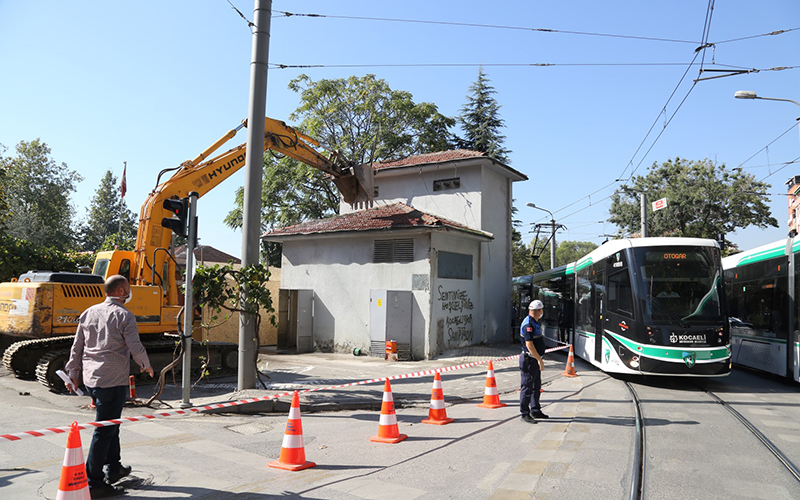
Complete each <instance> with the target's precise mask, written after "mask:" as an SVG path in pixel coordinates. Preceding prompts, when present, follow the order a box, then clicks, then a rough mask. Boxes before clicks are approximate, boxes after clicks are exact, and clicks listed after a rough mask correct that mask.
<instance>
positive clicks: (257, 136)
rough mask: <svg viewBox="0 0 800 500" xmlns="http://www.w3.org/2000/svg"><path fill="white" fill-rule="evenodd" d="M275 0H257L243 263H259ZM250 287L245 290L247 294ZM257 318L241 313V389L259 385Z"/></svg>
mask: <svg viewBox="0 0 800 500" xmlns="http://www.w3.org/2000/svg"><path fill="white" fill-rule="evenodd" d="M271 14H272V0H255V5H254V6H253V23H255V27H254V28H253V45H252V58H251V62H250V99H249V103H248V113H247V156H246V159H245V172H246V173H245V181H244V206H243V221H242V266H249V265H253V264H258V262H259V237H260V236H261V234H260V233H261V178H262V175H263V172H264V118H265V117H266V110H267V65H268V63H269V31H270V16H271ZM248 294H249V291H248V290H247V287H245V288H244V289H243V290H242V296H243V298H247V297H248ZM257 336H258V332H257V331H256V318H254V317H253V315H251V314H246V313H240V314H239V373H238V384H237V386H238V390H240V391H241V390H244V389H253V388H255V386H256V371H255V367H256V357H257V356H258V352H257V347H256V346H257V345H258V343H257Z"/></svg>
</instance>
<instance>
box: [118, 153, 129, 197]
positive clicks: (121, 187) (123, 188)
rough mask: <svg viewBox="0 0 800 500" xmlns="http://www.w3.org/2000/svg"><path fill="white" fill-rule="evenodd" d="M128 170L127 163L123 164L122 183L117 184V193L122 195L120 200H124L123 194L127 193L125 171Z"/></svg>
mask: <svg viewBox="0 0 800 500" xmlns="http://www.w3.org/2000/svg"><path fill="white" fill-rule="evenodd" d="M127 170H128V162H127V161H126V162H125V166H124V167H123V168H122V182H120V184H119V192H120V194H121V195H122V198H125V192H127V191H128V183H127V182H126V181H125V171H127Z"/></svg>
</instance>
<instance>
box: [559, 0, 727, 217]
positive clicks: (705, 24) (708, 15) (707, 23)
mask: <svg viewBox="0 0 800 500" xmlns="http://www.w3.org/2000/svg"><path fill="white" fill-rule="evenodd" d="M713 5H714V0H709V2H708V7H707V9H706V18H705V20H704V22H703V36H702V40H703V44H702V45H701V46H700V47H699V48H698V50H696V51H695V55H694V57H693V58H692V61H691V62H690V63H689V65H688V66H687V67H686V71H684V73H683V75H682V76H681V79H680V80H679V81H678V84H677V85H676V86H675V89H674V90H673V91H672V93H671V94H670V96H669V98H668V99H667V102H666V103H665V104H664V106H663V107H662V108H661V111H660V112H659V114H658V116H656V119H655V120H654V122H653V124H652V125H651V126H650V129H649V130H648V131H647V134H645V137H644V139H642V142H641V143H640V144H639V147H637V148H636V151H635V152H634V154H633V156H632V157H631V159H630V161H629V162H628V164H627V165H626V166H625V168H624V169H623V171H622V174H620V176H619V177H617V179H618V180H619V179H623V178H624V176H625V172H627V170H628V168H629V167H630V166H631V164H632V163H633V159H634V158H636V155H637V154H638V153H639V151H640V150H641V148H642V146H643V145H644V143H645V142H646V141H647V138H648V137H649V136H650V134H651V133H652V131H653V129H654V128H655V125H656V123H658V120H659V118H660V117H661V116H662V114H664V112H665V111H666V109H667V106H668V105H669V103H670V101H672V98H673V97H674V96H675V93H676V92H677V91H678V89H679V88H680V86H681V84H682V83H683V81H684V79H685V78H686V75H688V74H689V70H690V69H691V68H692V66H693V65H694V64H695V61H696V60H697V57H698V56H699V55H700V54H703V55H705V51H706V50H707V48H708V45H707V39H708V36H709V31H710V27H711V16H712V13H713ZM702 61H703V60H702V59H701V63H700V67H701V70H702V64H703V63H702ZM696 85H697V82H693V83H692V86H691V87H690V88H689V90H688V91H687V92H686V95H685V96H684V97H683V99H682V100H681V102H680V104H678V107H677V108H675V111H673V113H672V115H671V116H670V117H669V119H668V120H667V122H666V123H664V126H663V127H662V128H661V131H660V132H659V133H658V135H657V136H656V138H655V139H654V140H653V142H652V143H651V144H650V147H649V148H648V149H647V151H646V152H645V153H644V154H643V155H642V158H641V159H640V160H639V163H638V164H637V165H636V167H634V168H633V169H632V170H631V173H630V175H629V177H628V178H629V179H630V178H632V177H633V175H634V174H635V173H636V171H637V170H638V169H639V167H640V166H641V165H642V163H644V161H645V159H646V158H647V156H648V155H649V154H650V151H652V150H653V148H654V147H655V145H656V143H658V140H659V139H660V138H661V136H662V135H663V134H664V131H665V130H666V129H667V127H668V126H669V124H670V123H671V122H672V119H673V118H675V115H676V114H677V113H678V111H679V110H680V109H681V107H683V104H684V103H685V102H686V100H687V99H688V98H689V95H690V94H691V93H692V90H694V88H695V86H696ZM618 180H615V181H614V182H611V183H609V184H607V185H606V186H604V187H603V188H601V189H599V190H596V191H594V192H593V193H592V194H596V193H598V192H599V191H602V190H604V189H607V188H608V187H610V186H612V185H614V184H616V182H618ZM588 198H589V200H590V204H589V205H587V206H585V207H583V208H580V209H578V210H576V211H574V212H572V213H570V214H567V215H565V216H563V217H562V220H563V219H567V218H569V217H571V216H573V215H575V214H577V213H580V212H582V211H583V210H586V209H588V208H589V207H591V206H592V203H591V195H589V196H588ZM609 198H611V195H609V196H607V197H605V198H603V199H601V200H599V201H597V202H595V204H596V203H599V202H602V201H605V200H607V199H609ZM583 199H585V198H581V199H579V200H576V201H575V202H573V203H571V204H569V205H566V206H565V207H562V208H560V209H557V210H555V211H554V212H553V213H558V212H561V211H563V210H565V209H567V208H569V207H571V206H573V205H575V204H577V203H579V202H580V201H582V200H583Z"/></svg>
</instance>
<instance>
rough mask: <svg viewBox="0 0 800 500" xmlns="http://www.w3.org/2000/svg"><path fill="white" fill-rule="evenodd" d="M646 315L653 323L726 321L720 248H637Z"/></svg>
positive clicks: (685, 323) (637, 261) (636, 255)
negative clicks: (722, 301)
mask: <svg viewBox="0 0 800 500" xmlns="http://www.w3.org/2000/svg"><path fill="white" fill-rule="evenodd" d="M634 252H635V258H636V263H637V266H638V267H639V271H640V272H639V273H637V274H638V279H639V280H640V282H639V283H638V285H639V287H638V288H639V291H640V293H641V297H642V301H643V304H642V305H643V306H644V311H645V314H646V315H647V316H648V317H649V319H650V321H652V322H659V323H664V322H667V323H678V324H681V325H683V326H686V325H687V324H689V323H698V322H702V323H705V322H708V321H714V322H719V321H722V320H724V317H723V315H722V310H721V306H720V304H721V301H720V287H721V286H722V274H721V273H722V270H721V267H720V261H719V250H718V249H716V248H711V247H660V248H652V247H651V248H637V249H635V250H634Z"/></svg>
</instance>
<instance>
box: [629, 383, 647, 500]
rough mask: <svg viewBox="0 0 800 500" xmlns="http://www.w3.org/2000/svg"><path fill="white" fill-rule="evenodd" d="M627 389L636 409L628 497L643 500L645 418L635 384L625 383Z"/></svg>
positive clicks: (633, 499) (631, 499)
mask: <svg viewBox="0 0 800 500" xmlns="http://www.w3.org/2000/svg"><path fill="white" fill-rule="evenodd" d="M625 387H627V388H628V392H630V394H631V402H632V403H633V408H634V417H635V423H634V429H635V436H634V443H633V468H632V471H631V476H632V479H631V489H630V492H629V495H628V499H629V500H642V498H644V476H645V456H646V455H645V435H644V418H643V416H642V405H641V403H640V402H639V396H638V395H637V394H636V389H634V388H633V384H631V383H630V382H627V381H626V382H625Z"/></svg>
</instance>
